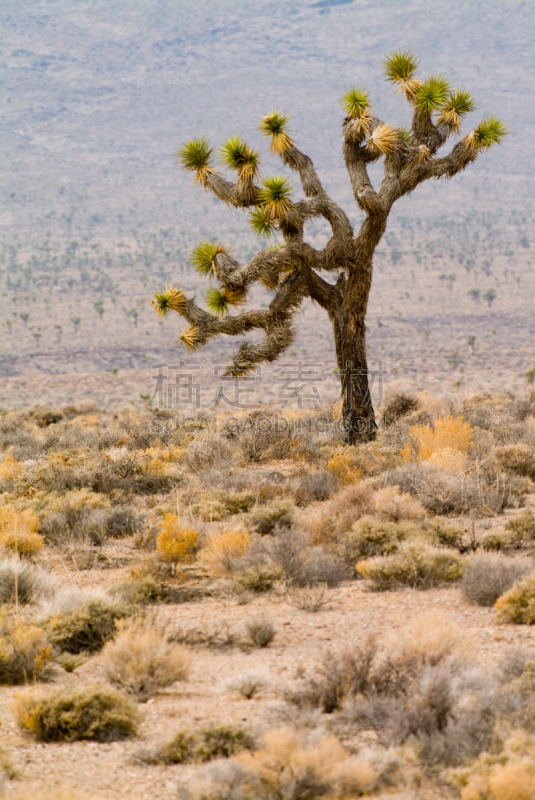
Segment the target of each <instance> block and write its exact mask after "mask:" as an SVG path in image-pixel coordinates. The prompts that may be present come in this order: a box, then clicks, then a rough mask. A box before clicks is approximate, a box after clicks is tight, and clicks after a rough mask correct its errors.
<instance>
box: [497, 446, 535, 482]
mask: <svg viewBox="0 0 535 800" xmlns="http://www.w3.org/2000/svg"><path fill="white" fill-rule="evenodd" d="M495 455H496V458H497V459H498V462H499V464H500V466H501V467H502V469H505V470H507V471H508V472H516V473H517V474H518V475H524V476H525V477H527V478H531V480H535V448H533V447H530V446H529V445H527V444H523V443H522V442H519V443H518V444H510V445H508V446H506V447H499V448H498V449H497V450H496V451H495Z"/></svg>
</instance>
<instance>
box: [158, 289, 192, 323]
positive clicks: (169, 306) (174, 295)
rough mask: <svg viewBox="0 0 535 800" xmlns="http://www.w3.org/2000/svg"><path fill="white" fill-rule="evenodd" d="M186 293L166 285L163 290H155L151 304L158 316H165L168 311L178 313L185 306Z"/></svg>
mask: <svg viewBox="0 0 535 800" xmlns="http://www.w3.org/2000/svg"><path fill="white" fill-rule="evenodd" d="M186 302H187V301H186V295H185V294H184V292H183V291H182V289H176V288H175V287H174V286H168V287H166V289H165V292H156V293H155V295H154V299H153V300H152V305H153V307H154V309H155V310H156V313H157V314H158V315H159V316H160V317H165V315H166V314H167V312H168V311H171V310H172V311H177V312H178V313H179V314H180V312H181V311H183V309H184V308H185V306H186Z"/></svg>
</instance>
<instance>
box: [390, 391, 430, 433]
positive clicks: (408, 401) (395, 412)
mask: <svg viewBox="0 0 535 800" xmlns="http://www.w3.org/2000/svg"><path fill="white" fill-rule="evenodd" d="M419 407H420V403H419V402H418V399H417V398H416V397H414V396H413V395H410V394H405V393H404V392H399V393H397V394H394V395H392V397H390V398H389V399H388V400H387V401H386V402H385V404H384V406H383V407H382V409H381V418H382V422H383V425H384V426H385V427H387V428H388V427H390V426H391V425H393V424H394V423H395V422H397V421H398V420H399V419H401V418H402V417H405V416H407V414H411V413H412V412H413V411H416V410H417V409H418V408H419Z"/></svg>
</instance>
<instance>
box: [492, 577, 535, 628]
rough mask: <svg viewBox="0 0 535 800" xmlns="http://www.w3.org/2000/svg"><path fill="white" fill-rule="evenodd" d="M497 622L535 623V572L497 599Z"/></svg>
mask: <svg viewBox="0 0 535 800" xmlns="http://www.w3.org/2000/svg"><path fill="white" fill-rule="evenodd" d="M496 609H497V613H496V622H501V623H512V624H514V625H533V624H535V572H532V573H531V574H529V575H527V576H526V577H525V578H522V580H520V581H518V583H516V584H515V585H514V586H513V587H512V588H511V589H509V590H508V591H507V592H505V593H504V594H502V596H501V597H499V598H498V600H497V601H496Z"/></svg>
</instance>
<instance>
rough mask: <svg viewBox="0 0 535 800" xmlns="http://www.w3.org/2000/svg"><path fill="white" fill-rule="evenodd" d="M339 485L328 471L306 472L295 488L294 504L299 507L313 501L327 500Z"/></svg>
mask: <svg viewBox="0 0 535 800" xmlns="http://www.w3.org/2000/svg"><path fill="white" fill-rule="evenodd" d="M339 485H340V483H339V481H338V479H337V478H336V476H335V475H334V474H333V473H332V471H331V470H329V469H322V470H313V471H312V472H306V473H305V474H304V475H303V476H302V477H301V478H300V480H299V483H298V485H297V486H296V488H295V493H294V497H295V502H296V503H297V505H299V506H306V505H308V503H311V502H313V501H314V500H318V501H323V500H328V499H329V497H330V496H331V495H332V494H333V493H334V492H335V491H336V490H337V489H338V488H339Z"/></svg>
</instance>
